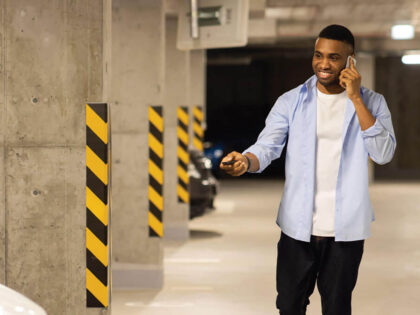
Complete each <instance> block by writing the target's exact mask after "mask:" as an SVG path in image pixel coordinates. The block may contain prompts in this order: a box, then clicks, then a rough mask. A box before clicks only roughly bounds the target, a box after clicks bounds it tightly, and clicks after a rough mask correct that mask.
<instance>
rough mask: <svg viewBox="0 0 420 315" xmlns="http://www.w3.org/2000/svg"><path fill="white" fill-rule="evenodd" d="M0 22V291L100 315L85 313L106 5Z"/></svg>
mask: <svg viewBox="0 0 420 315" xmlns="http://www.w3.org/2000/svg"><path fill="white" fill-rule="evenodd" d="M0 19H1V20H0V38H1V41H0V43H1V44H0V71H1V73H0V117H1V127H0V128H1V129H0V191H1V195H2V197H1V199H0V222H1V224H0V281H1V282H2V283H5V284H6V285H7V286H9V287H11V288H13V289H15V290H17V291H19V292H21V293H23V294H25V295H26V296H28V297H29V298H31V299H33V300H34V301H35V302H37V303H39V304H40V305H41V306H43V307H44V308H45V309H46V310H47V312H48V314H53V315H54V314H57V315H58V314H59V315H62V314H69V315H70V314H71V315H73V314H100V313H102V312H101V311H100V310H98V309H90V310H89V311H88V310H87V309H86V306H85V305H86V280H85V268H86V247H85V227H86V203H85V183H86V181H85V176H86V172H85V143H86V142H85V103H86V102H101V101H103V77H104V74H103V57H102V50H103V32H102V31H103V1H101V0H83V1H69V0H68V1H63V0H50V1H42V0H34V1H30V2H28V1H22V0H3V1H1V3H0ZM104 313H106V312H104Z"/></svg>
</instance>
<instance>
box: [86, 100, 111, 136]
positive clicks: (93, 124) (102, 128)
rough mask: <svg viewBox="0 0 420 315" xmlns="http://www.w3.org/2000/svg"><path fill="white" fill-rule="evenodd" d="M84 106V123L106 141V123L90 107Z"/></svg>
mask: <svg viewBox="0 0 420 315" xmlns="http://www.w3.org/2000/svg"><path fill="white" fill-rule="evenodd" d="M91 106H92V105H90V106H89V105H88V106H86V124H87V126H88V127H89V128H90V129H91V130H92V131H93V132H94V133H95V134H96V135H97V136H98V137H99V138H100V139H101V140H102V142H103V143H108V124H107V123H106V122H105V121H104V120H103V119H102V118H101V117H100V116H99V115H98V114H97V113H96V112H95V111H94V110H93V109H92V107H91Z"/></svg>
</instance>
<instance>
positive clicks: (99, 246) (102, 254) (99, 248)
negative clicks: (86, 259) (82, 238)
mask: <svg viewBox="0 0 420 315" xmlns="http://www.w3.org/2000/svg"><path fill="white" fill-rule="evenodd" d="M86 248H87V249H89V250H90V251H91V252H92V254H94V255H95V257H96V258H98V259H99V261H100V262H101V263H102V264H103V265H104V266H108V246H106V245H104V243H102V242H101V241H100V240H99V238H97V237H96V236H95V234H93V233H92V232H91V231H90V230H89V229H88V228H86Z"/></svg>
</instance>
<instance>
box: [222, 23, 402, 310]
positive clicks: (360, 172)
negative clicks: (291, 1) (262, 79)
mask: <svg viewBox="0 0 420 315" xmlns="http://www.w3.org/2000/svg"><path fill="white" fill-rule="evenodd" d="M354 48H355V46H354V37H353V35H352V33H351V32H350V31H349V30H348V29H347V28H345V27H344V26H340V25H330V26H328V27H326V28H325V29H323V30H322V31H321V33H320V34H319V37H318V39H317V40H316V43H315V51H314V54H313V59H312V67H313V70H314V73H315V75H314V76H312V77H311V78H309V80H307V81H306V82H305V83H304V84H302V85H300V86H298V87H297V88H295V89H293V90H291V91H289V92H287V93H285V94H283V95H282V96H280V97H279V98H278V99H277V101H276V103H275V104H274V106H273V108H272V110H271V111H270V113H269V115H268V117H267V120H266V126H265V128H264V129H263V130H262V132H261V133H260V135H259V137H258V140H257V142H256V143H255V144H254V145H252V146H251V147H249V148H248V149H247V150H245V151H244V152H243V153H242V154H240V153H238V152H231V153H229V154H228V155H227V156H226V157H224V158H223V160H222V163H221V164H220V168H221V169H223V170H224V171H226V172H227V173H228V174H230V175H233V176H240V175H242V174H244V173H245V172H247V171H249V172H256V173H259V172H262V171H263V170H264V169H265V168H266V167H267V166H268V165H269V164H270V163H271V161H272V160H274V159H276V158H278V157H279V156H280V155H281V152H282V150H283V147H284V146H285V144H286V139H288V144H287V152H286V182H285V187H284V192H283V197H282V201H281V203H280V208H279V212H278V218H277V224H278V225H279V226H280V228H281V231H282V233H281V237H280V241H279V242H278V249H277V250H278V257H277V279H276V280H277V293H278V295H277V301H276V305H277V308H278V309H279V311H280V314H282V315H301V314H305V313H306V307H307V305H308V304H309V297H310V295H311V294H312V292H313V290H314V287H315V283H317V286H318V290H319V292H320V295H321V302H322V313H323V314H324V315H347V314H351V295H352V291H353V289H354V286H355V284H356V280H357V273H358V269H359V264H360V261H361V258H362V254H363V245H364V240H365V239H366V238H367V237H368V236H369V235H370V223H371V221H373V219H374V216H373V211H372V206H371V203H370V199H369V193H368V157H370V158H371V159H372V160H373V161H374V162H376V163H378V164H385V163H388V162H389V161H391V159H392V157H393V155H394V151H395V147H396V141H395V135H394V130H393V127H392V122H391V115H390V112H389V110H388V107H387V104H386V102H385V99H384V97H383V96H382V95H380V94H378V93H375V92H373V91H371V90H369V89H367V88H365V87H361V76H360V74H359V73H358V71H357V69H356V67H355V63H354V61H353V60H351V61H350V65H349V67H346V62H347V59H348V57H349V56H351V57H354ZM229 161H231V162H232V161H236V162H234V164H231V165H229V163H226V162H229ZM223 162H225V163H223Z"/></svg>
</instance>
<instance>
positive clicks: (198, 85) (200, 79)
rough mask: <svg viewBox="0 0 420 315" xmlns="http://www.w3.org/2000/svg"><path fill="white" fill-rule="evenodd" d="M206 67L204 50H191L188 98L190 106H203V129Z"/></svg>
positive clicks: (204, 121)
mask: <svg viewBox="0 0 420 315" xmlns="http://www.w3.org/2000/svg"><path fill="white" fill-rule="evenodd" d="M206 69H207V59H206V50H191V56H190V67H189V73H190V75H189V78H190V80H189V88H188V95H189V96H188V98H189V100H190V106H195V105H200V106H203V114H204V119H203V124H204V130H206ZM191 110H192V108H191ZM190 135H191V137H192V135H193V133H192V129H191V130H190Z"/></svg>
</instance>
